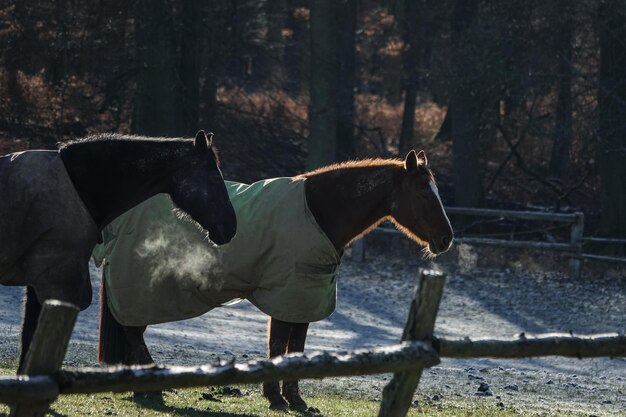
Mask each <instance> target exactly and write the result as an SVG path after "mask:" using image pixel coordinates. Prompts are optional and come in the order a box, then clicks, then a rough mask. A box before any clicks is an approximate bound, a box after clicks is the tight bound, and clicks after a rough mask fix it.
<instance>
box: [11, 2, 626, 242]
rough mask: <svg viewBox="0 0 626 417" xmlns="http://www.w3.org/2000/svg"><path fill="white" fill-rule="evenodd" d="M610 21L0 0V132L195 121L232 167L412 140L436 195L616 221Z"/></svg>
mask: <svg viewBox="0 0 626 417" xmlns="http://www.w3.org/2000/svg"><path fill="white" fill-rule="evenodd" d="M624 39H626V1H625V0H581V1H577V2H572V1H568V0H552V1H536V0H530V1H523V2H512V1H486V0H485V1H479V0H441V1H434V0H387V1H368V0H360V1H356V0H341V1H338V0H271V1H270V0H265V1H263V0H237V1H234V0H231V1H227V0H217V1H211V2H206V1H201V0H185V1H183V0H150V1H148V0H142V1H119V0H111V1H107V2H93V1H86V0H56V1H38V0H33V1H28V2H27V1H8V0H2V3H0V48H1V49H0V54H1V55H0V56H1V61H0V150H2V151H3V152H2V153H6V152H9V151H13V150H19V149H25V148H36V147H49V148H51V147H54V144H55V142H57V141H59V140H64V139H68V138H75V137H80V136H82V135H85V134H88V133H94V132H106V131H116V132H120V133H136V134H143V135H171V136H191V135H193V134H194V133H195V132H196V131H197V129H199V128H204V129H210V130H211V131H214V132H215V133H216V135H218V137H219V143H220V145H221V152H222V154H223V157H224V160H225V161H226V164H225V167H224V168H225V171H226V176H227V177H230V178H233V179H239V180H243V181H251V180H255V179H258V178H262V177H271V176H278V175H293V174H295V173H297V172H301V171H303V170H304V169H306V168H312V167H316V166H319V165H322V164H325V163H328V162H332V161H335V160H344V159H350V158H353V157H363V156H370V155H376V156H396V155H399V156H404V154H405V153H406V151H407V150H409V149H412V148H425V149H426V150H427V151H428V155H429V158H430V159H431V160H432V161H433V166H435V167H438V169H439V171H438V172H436V174H437V178H438V181H439V183H440V188H441V189H442V194H443V196H444V200H445V201H446V202H447V203H450V204H452V203H453V202H454V204H455V205H458V206H481V205H486V206H491V207H508V208H529V207H533V208H536V207H543V208H548V209H551V210H573V209H582V210H584V211H585V213H586V214H587V216H588V219H589V221H590V224H591V225H592V228H593V229H594V230H599V231H600V232H601V233H602V234H604V235H607V236H621V237H624V236H626V129H625V128H626V125H625V124H626V62H624V61H625V60H626V43H625V42H624ZM594 215H595V219H596V220H595V223H594ZM592 231H593V230H592Z"/></svg>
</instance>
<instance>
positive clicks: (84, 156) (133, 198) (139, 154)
mask: <svg viewBox="0 0 626 417" xmlns="http://www.w3.org/2000/svg"><path fill="white" fill-rule="evenodd" d="M183 147H184V143H181V142H175V141H162V142H157V141H148V140H146V141H142V140H136V139H135V140H128V141H124V140H112V141H97V142H92V143H89V142H85V143H80V144H75V145H70V146H68V147H67V148H64V149H62V150H61V155H62V157H63V162H64V163H65V167H66V169H67V171H68V174H69V176H70V178H71V180H72V182H73V184H74V187H75V188H76V191H77V192H78V195H79V196H80V197H81V199H82V200H83V202H84V203H85V206H86V207H87V209H88V210H89V213H90V214H91V216H92V217H93V219H94V221H95V223H96V225H98V227H99V228H103V227H104V226H106V225H107V224H108V223H109V222H111V221H112V220H113V219H115V218H116V217H117V216H119V215H120V214H122V213H124V212H125V211H127V210H128V209H130V208H132V207H133V206H135V205H137V204H139V203H140V202H142V201H144V200H146V199H148V198H150V197H152V196H153V195H155V194H158V193H164V192H168V185H167V184H168V181H167V180H168V177H169V175H170V174H171V173H172V171H174V170H175V169H176V168H177V167H178V166H179V164H177V161H176V157H175V155H181V154H182V153H183V152H182V149H183ZM190 148H191V147H190Z"/></svg>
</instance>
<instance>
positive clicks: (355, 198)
mask: <svg viewBox="0 0 626 417" xmlns="http://www.w3.org/2000/svg"><path fill="white" fill-rule="evenodd" d="M400 173H401V169H400V168H399V167H397V166H396V165H392V164H390V165H383V166H347V167H341V166H340V167H339V168H337V169H334V170H328V171H324V172H320V173H316V172H313V173H311V174H305V175H304V176H305V177H306V178H307V181H306V198H307V204H308V206H309V209H310V210H311V213H312V214H313V216H314V217H315V220H316V221H317V223H318V224H319V226H320V228H321V229H322V230H323V231H324V232H325V233H326V235H327V236H328V238H329V239H330V241H331V242H332V243H333V245H334V246H335V248H336V249H337V250H338V251H341V250H343V249H344V247H345V246H346V245H348V244H349V243H350V242H351V241H352V240H354V239H355V238H357V237H358V236H360V235H363V234H365V233H367V232H368V231H369V230H370V229H372V228H373V227H375V226H376V225H377V224H378V223H380V222H381V221H382V220H384V219H385V218H387V217H389V216H390V214H391V193H392V190H393V184H396V183H397V181H396V179H397V177H398V176H399V175H400Z"/></svg>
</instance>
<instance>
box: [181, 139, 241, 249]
mask: <svg viewBox="0 0 626 417" xmlns="http://www.w3.org/2000/svg"><path fill="white" fill-rule="evenodd" d="M193 148H194V149H193V151H192V152H190V153H189V157H188V158H187V159H185V161H184V164H185V165H184V166H183V167H181V168H180V169H179V170H178V171H177V172H176V173H175V174H174V175H173V177H172V178H171V182H170V187H169V188H170V190H169V194H170V196H171V197H172V200H173V201H174V204H176V206H178V207H179V208H180V209H182V210H183V211H185V212H187V214H189V215H190V216H191V218H193V219H194V220H195V221H197V222H198V223H199V224H200V225H201V226H202V227H203V228H204V229H206V230H207V231H208V232H209V238H210V239H211V240H212V241H213V242H215V243H216V244H218V245H221V244H224V243H228V242H229V241H230V240H231V239H232V238H233V236H235V232H236V231H237V218H236V216H235V210H234V209H233V206H232V205H231V203H230V199H229V198H228V192H227V191H226V186H225V185H224V178H223V177H222V172H221V171H220V169H219V166H218V158H217V154H216V152H215V149H214V147H213V135H212V134H209V137H207V135H206V134H205V133H204V131H202V130H201V131H199V132H198V133H197V134H196V139H195V140H194V143H193Z"/></svg>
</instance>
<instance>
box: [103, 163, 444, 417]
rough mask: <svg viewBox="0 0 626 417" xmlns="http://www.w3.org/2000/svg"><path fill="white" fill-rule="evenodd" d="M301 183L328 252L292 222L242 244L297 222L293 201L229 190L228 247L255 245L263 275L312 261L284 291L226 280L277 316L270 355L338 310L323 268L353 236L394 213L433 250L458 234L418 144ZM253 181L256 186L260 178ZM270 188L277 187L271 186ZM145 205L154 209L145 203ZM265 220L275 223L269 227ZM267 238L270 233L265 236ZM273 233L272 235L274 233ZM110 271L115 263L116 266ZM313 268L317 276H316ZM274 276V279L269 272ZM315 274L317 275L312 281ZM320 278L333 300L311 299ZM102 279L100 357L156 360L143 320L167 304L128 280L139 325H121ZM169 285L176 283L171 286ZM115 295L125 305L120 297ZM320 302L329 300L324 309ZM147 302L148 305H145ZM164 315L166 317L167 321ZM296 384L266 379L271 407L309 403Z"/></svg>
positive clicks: (293, 345) (294, 348)
mask: <svg viewBox="0 0 626 417" xmlns="http://www.w3.org/2000/svg"><path fill="white" fill-rule="evenodd" d="M284 180H285V179H275V180H266V181H261V182H259V183H272V182H281V181H284ZM296 182H299V183H300V184H302V183H304V191H302V195H303V196H304V197H305V198H306V205H307V207H308V210H310V214H312V215H313V217H314V219H315V222H316V225H315V228H317V227H319V229H321V231H322V232H323V234H324V235H325V236H324V238H323V239H324V240H325V241H326V242H327V244H328V246H329V247H330V250H331V251H332V252H333V256H326V257H324V256H325V254H326V253H327V252H328V251H326V252H323V254H320V252H319V251H318V249H317V246H311V247H310V248H309V247H307V245H317V242H319V240H320V238H319V236H318V235H317V234H316V231H315V230H313V229H306V230H307V232H306V233H310V234H306V235H302V233H301V232H300V231H301V230H302V229H300V228H298V229H294V230H293V232H292V233H291V234H290V233H289V231H287V232H285V233H283V234H280V235H279V236H278V237H277V238H276V240H271V241H270V242H269V243H267V242H266V243H263V246H261V244H259V247H256V246H255V247H253V248H250V247H249V246H246V244H245V242H244V243H236V242H239V241H240V240H241V239H243V238H244V236H245V239H247V238H248V236H252V235H254V234H256V235H265V234H266V232H267V233H272V231H271V230H270V229H274V228H276V227H281V225H280V224H278V223H283V222H292V217H293V216H292V215H291V214H290V213H289V212H285V211H284V208H281V207H282V206H284V205H287V206H288V207H292V206H290V204H291V203H290V202H289V201H284V202H283V201H282V200H281V201H279V202H276V203H275V205H276V208H274V206H273V204H274V195H272V194H271V195H272V197H271V198H270V199H268V200H269V201H267V200H264V201H263V204H258V206H256V205H255V206H249V205H248V206H247V205H245V204H241V205H239V203H237V200H236V198H237V196H233V195H231V201H232V202H233V205H234V206H235V211H236V213H237V217H238V221H239V226H240V227H239V232H238V236H237V238H235V239H234V240H233V241H232V242H231V243H230V244H229V245H227V246H224V247H223V248H224V251H225V252H227V253H228V252H229V250H230V251H231V252H233V251H235V249H232V250H231V249H230V248H232V247H233V245H239V246H237V248H236V251H237V252H239V253H240V252H245V251H247V252H252V256H251V257H250V258H249V259H250V260H249V261H247V262H249V263H250V264H252V265H253V270H254V271H255V272H254V273H256V274H258V275H264V274H265V271H267V270H268V269H267V268H269V270H271V271H272V272H271V274H269V275H273V274H274V271H280V269H279V268H275V267H274V264H273V263H271V264H269V266H268V262H274V261H269V259H277V258H280V257H281V256H282V257H283V258H285V257H289V258H290V259H288V260H286V261H285V260H284V259H283V260H280V261H278V262H281V265H282V263H289V262H291V265H292V269H290V271H292V272H293V271H295V274H296V275H297V274H298V273H303V270H298V267H302V266H304V267H307V268H308V270H307V271H306V272H305V274H306V273H307V272H308V273H309V274H308V277H307V278H306V280H308V281H298V280H297V279H292V278H291V277H290V276H286V277H285V278H284V279H285V281H284V284H281V283H279V284H280V285H282V286H280V288H279V290H278V295H274V294H271V291H269V290H268V288H272V287H271V286H270V285H269V284H268V283H267V282H265V281H263V285H259V284H258V283H257V282H255V281H254V280H253V279H247V280H246V279H244V281H246V282H252V284H250V285H256V286H257V288H243V287H241V288H239V287H234V286H233V285H234V284H232V282H230V281H228V280H229V279H230V278H231V276H232V277H233V278H236V276H237V275H241V271H240V270H237V271H236V273H234V274H231V275H228V274H227V275H225V277H226V278H225V279H226V280H227V282H226V284H224V286H226V287H228V286H229V285H230V287H229V288H227V290H226V296H230V297H231V298H232V297H233V296H234V297H241V298H248V299H249V300H250V301H252V302H253V303H254V304H255V305H256V306H257V307H259V308H260V309H262V310H263V311H265V312H266V313H267V314H269V315H270V316H271V317H270V319H269V323H268V325H269V326H268V354H269V357H275V356H278V355H282V354H285V353H291V352H302V351H303V350H304V345H305V340H306V334H307V330H308V325H309V323H308V322H310V321H314V320H320V319H321V318H323V317H325V316H327V315H328V314H330V312H332V309H334V302H335V292H334V291H335V286H336V280H335V279H334V276H332V278H331V279H328V277H329V274H328V273H327V272H329V271H321V270H320V267H327V266H336V265H328V264H331V263H332V261H335V260H336V262H339V255H338V254H340V253H342V251H343V249H344V248H345V247H346V246H347V245H348V244H349V243H350V242H351V241H352V240H354V239H355V238H357V237H359V236H362V235H363V234H365V233H367V232H368V231H369V230H371V229H372V228H373V227H375V226H376V225H377V224H379V223H380V222H381V221H383V220H391V221H392V222H394V223H395V225H396V227H398V228H399V229H400V230H402V231H403V232H404V233H405V234H406V235H407V236H408V237H409V238H411V239H413V240H414V241H416V242H417V243H418V244H419V245H420V246H422V247H423V248H424V251H425V252H427V253H428V254H431V255H436V254H439V253H442V252H444V251H446V250H448V248H449V247H450V245H451V243H452V238H453V232H452V228H451V226H450V222H449V221H448V218H447V216H446V213H445V211H444V208H443V205H442V203H441V200H440V198H439V195H438V192H437V187H436V185H435V180H434V178H433V175H432V173H431V171H430V169H429V168H428V163H427V160H426V155H425V154H424V152H423V151H420V152H419V153H416V152H415V151H411V152H409V153H408V155H407V156H406V158H405V160H404V161H402V160H386V159H371V160H364V161H354V162H347V163H342V164H336V165H331V166H328V167H325V168H321V169H318V170H315V171H312V172H308V173H305V174H302V175H301V176H298V177H294V178H293V179H292V181H291V182H289V181H287V184H294V183H296ZM259 183H255V184H259ZM290 186H291V185H290ZM250 187H254V185H253V186H250ZM243 188H245V187H243ZM269 192H270V193H271V192H272V191H269ZM299 196H300V194H298V195H297V197H299ZM145 204H148V202H147V203H144V205H145ZM268 205H270V206H272V208H271V209H269V210H270V216H269V218H266V217H264V218H262V219H257V218H254V220H253V221H251V223H250V225H249V226H248V225H246V226H244V217H245V215H246V214H247V213H254V214H256V213H258V212H262V211H263V210H264V209H266V207H267V206H268ZM293 207H296V208H298V207H300V206H297V205H294V206H293ZM144 210H149V209H148V208H146V209H144ZM274 210H276V211H278V210H282V211H280V215H278V216H276V215H274V216H273V217H272V216H271V215H272V214H273V211H274ZM307 213H308V212H307ZM298 214H300V212H298ZM305 214H306V213H305ZM135 216H137V217H138V216H141V212H138V213H136V214H135ZM253 217H254V215H253ZM276 217H278V219H276ZM267 223H269V226H268V225H267ZM289 224H290V226H289V228H290V229H291V228H292V226H291V223H289ZM296 224H297V223H296ZM133 227H134V226H133ZM246 228H249V229H252V230H253V232H248V230H247V229H246ZM317 233H319V232H317ZM119 234H120V236H121V235H122V234H123V231H120V232H119ZM271 236H273V235H271ZM118 239H119V238H118ZM265 239H266V240H267V238H266V237H265ZM270 239H274V238H273V237H271V238H270ZM246 242H247V241H246ZM313 242H316V243H313ZM118 245H124V246H123V247H124V248H126V247H132V245H130V244H129V242H128V241H126V243H125V244H122V243H121V242H118ZM277 246H278V247H280V248H281V249H280V250H281V253H278V254H276V255H275V254H274V253H273V252H271V253H270V252H268V251H269V250H270V249H271V248H274V247H277ZM290 246H298V247H299V248H300V249H299V252H298V253H297V256H293V258H295V259H291V257H292V255H285V254H284V253H283V252H282V251H285V252H286V251H288V250H290ZM268 248H270V249H268ZM220 249H222V248H220ZM126 250H127V249H125V251H126ZM307 252H314V255H313V257H314V261H313V262H317V263H310V262H309V261H308V258H302V259H301V258H299V257H300V256H301V255H302V254H303V253H307ZM322 255H324V256H322ZM105 256H106V255H105ZM303 259H304V261H303ZM303 262H309V263H303ZM320 262H321V263H320ZM114 263H115V259H114V258H111V261H110V267H111V268H112V266H113V264H114ZM293 264H295V270H294V269H293ZM133 265H134V264H133ZM133 267H134V266H133ZM237 267H239V266H237ZM311 267H314V268H313V269H314V271H312V270H311ZM261 269H263V270H261ZM111 271H113V270H112V269H111ZM333 271H334V269H333ZM330 272H332V271H330ZM119 274H120V275H128V277H126V276H124V277H123V278H122V281H121V282H122V284H125V283H126V282H127V281H128V282H130V281H135V280H137V273H135V274H132V273H131V272H130V270H126V269H124V268H122V267H119ZM315 274H318V275H317V276H316V277H314V275H315ZM324 274H326V275H324ZM130 275H133V276H130ZM207 276H208V275H207ZM322 277H324V278H322ZM269 278H270V281H271V277H269ZM205 279H206V278H205ZM282 279H283V277H282V276H280V278H279V279H278V280H274V282H273V283H272V285H274V284H276V281H280V280H282ZM233 280H234V279H233ZM323 280H325V281H323ZM313 281H315V282H314V283H313ZM322 281H323V282H325V283H326V284H328V285H329V286H331V287H332V290H331V291H329V292H327V293H323V294H322V295H324V294H326V295H327V296H328V297H332V300H324V298H314V302H311V300H309V299H308V297H313V294H312V293H313V292H314V291H318V289H319V288H318V286H319V285H322V284H320V283H321V282H322ZM109 282H110V281H109V278H107V284H108V283H109ZM290 283H295V285H294V286H295V287H297V288H296V289H295V290H294V291H295V292H296V293H297V295H295V296H294V295H293V292H289V296H290V299H287V296H286V295H285V294H287V293H286V292H285V288H286V287H288V286H289V285H291V284H290ZM104 284H105V283H104V282H103V285H102V289H101V329H100V332H101V333H100V351H99V359H100V361H101V362H105V363H119V362H124V363H126V364H150V363H153V360H152V358H151V356H150V353H149V352H148V349H147V347H146V345H145V342H144V339H143V333H144V331H145V330H146V326H145V325H143V324H146V323H148V324H150V323H151V322H148V321H145V322H141V320H143V317H144V316H145V315H146V312H148V311H153V310H152V309H154V311H157V312H159V311H161V310H159V309H162V307H163V303H161V302H155V301H154V300H153V299H150V298H149V296H147V295H145V293H144V294H142V295H141V296H142V297H143V298H147V299H145V300H143V301H142V302H138V300H137V298H136V297H138V296H139V294H137V293H138V292H139V291H134V290H133V291H130V290H127V288H128V287H127V286H126V285H122V286H121V287H120V288H123V291H126V292H125V293H124V294H126V297H128V300H129V301H128V304H132V309H129V310H132V311H129V314H130V313H132V314H133V315H134V316H135V317H139V319H137V323H136V324H132V325H129V326H121V325H120V324H119V322H117V320H116V319H115V317H113V316H112V314H111V311H110V310H109V307H110V304H107V292H108V291H107V289H106V287H105V285H104ZM111 285H113V284H111ZM179 285H182V284H179ZM308 286H310V287H308ZM111 288H112V287H111ZM170 288H175V287H174V286H172V287H170ZM322 288H324V287H322ZM139 289H140V288H139ZM292 289H293V288H292ZM211 291H213V292H211ZM221 291H223V289H221ZM298 291H299V292H298ZM257 292H258V293H257ZM134 294H136V295H134ZM318 295H319V293H318ZM155 296H156V294H155ZM200 296H201V297H202V296H203V294H200ZM226 296H224V297H226ZM172 297H173V296H172V294H170V292H168V293H167V294H166V298H167V300H166V301H168V300H171V299H172ZM216 297H219V296H218V295H215V290H212V289H209V293H208V298H209V299H211V300H212V301H215V300H217V301H216V302H215V303H213V304H211V305H210V306H208V307H207V308H206V309H204V311H207V310H210V309H211V308H213V307H214V306H216V305H219V304H220V303H221V302H223V298H216ZM263 297H265V298H263ZM316 297H317V295H316ZM264 299H269V300H270V302H269V303H264ZM116 300H117V304H118V305H119V302H120V299H116ZM142 303H143V304H142ZM139 305H141V306H144V305H146V307H143V308H140V307H139ZM285 305H290V306H292V308H293V309H295V310H298V309H299V310H300V311H301V310H303V309H309V308H310V309H311V311H315V313H314V315H309V316H307V315H306V314H302V315H292V316H288V315H283V316H281V314H289V313H284V308H283V307H284V306H285ZM320 305H322V306H323V307H321V308H320V307H319V306H320ZM184 307H185V308H187V307H188V306H187V305H186V306H184ZM144 308H145V310H146V311H144ZM272 309H276V310H275V311H276V313H275V312H272V311H273V310H272ZM320 311H321V313H320ZM278 312H279V313H278ZM198 314H202V312H200V313H197V314H196V315H198ZM276 316H281V317H294V318H297V319H293V320H289V321H285V320H284V319H281V320H279V319H277V318H276ZM161 317H165V319H167V318H168V317H169V318H170V319H169V321H171V320H172V319H173V318H172V317H173V316H172V315H169V316H165V315H163V316H161ZM187 317H189V316H187ZM306 317H314V318H313V319H309V320H306V319H303V318H306ZM181 318H185V317H177V318H175V319H181ZM165 319H161V320H162V321H163V320H165ZM129 320H130V319H129ZM154 322H157V321H154ZM298 391H299V390H298V383H297V381H284V382H283V385H282V392H281V389H280V386H279V383H265V384H264V385H263V393H264V395H265V396H266V397H267V399H268V400H269V401H270V407H271V408H275V409H285V408H287V407H290V408H292V409H296V410H304V409H306V403H305V402H304V401H303V400H302V398H301V397H300V395H299V392H298Z"/></svg>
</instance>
